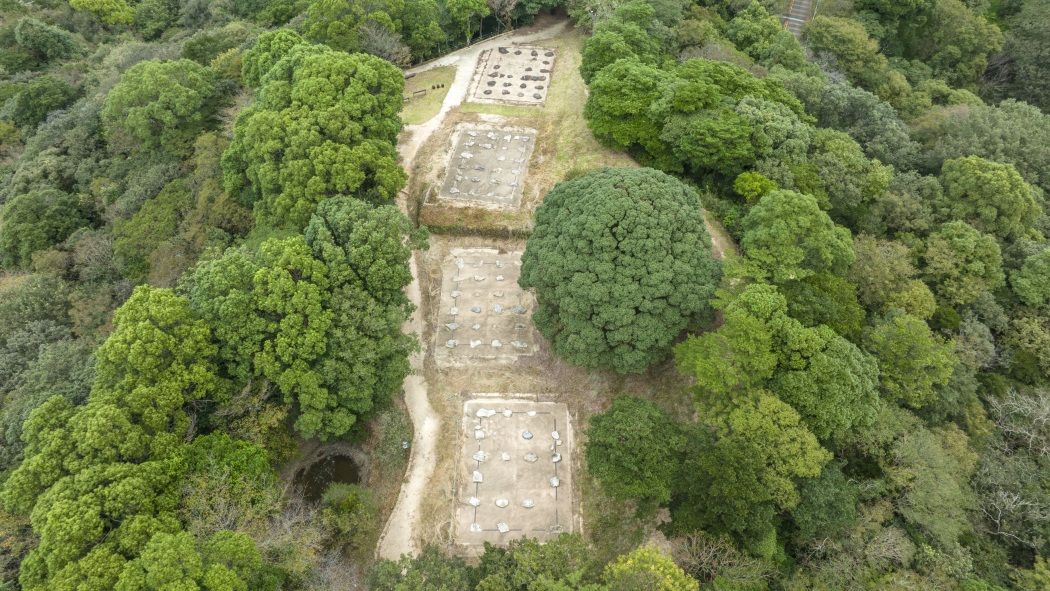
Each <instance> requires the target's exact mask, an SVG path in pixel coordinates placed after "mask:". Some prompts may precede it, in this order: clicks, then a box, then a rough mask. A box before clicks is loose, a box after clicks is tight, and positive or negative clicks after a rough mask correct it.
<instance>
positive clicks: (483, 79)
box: [471, 45, 554, 105]
mask: <svg viewBox="0 0 1050 591" xmlns="http://www.w3.org/2000/svg"><path fill="white" fill-rule="evenodd" d="M553 71H554V52H553V51H552V50H550V49H547V48H545V47H535V46H532V45H511V46H506V47H497V48H496V49H489V50H486V51H485V52H484V53H482V55H481V57H480V59H479V60H478V71H477V75H476V76H475V84H474V90H473V92H472V93H471V100H473V101H474V102H480V103H512V104H524V105H542V104H543V103H545V102H546V101H547V92H548V90H549V89H550V82H551V73H552V72H553Z"/></svg>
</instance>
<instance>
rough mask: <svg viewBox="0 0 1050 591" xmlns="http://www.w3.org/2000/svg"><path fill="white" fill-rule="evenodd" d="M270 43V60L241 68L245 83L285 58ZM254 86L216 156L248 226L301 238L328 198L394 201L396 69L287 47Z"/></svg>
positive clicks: (277, 42) (279, 43)
mask: <svg viewBox="0 0 1050 591" xmlns="http://www.w3.org/2000/svg"><path fill="white" fill-rule="evenodd" d="M272 41H273V44H272V46H271V50H272V51H271V53H261V54H260V55H259V56H257V57H256V58H253V59H254V61H248V60H246V61H245V71H244V72H245V75H244V78H245V81H246V82H248V83H249V84H252V82H251V81H252V80H253V78H254V76H255V74H254V72H255V71H257V70H255V69H252V68H259V70H260V71H261V67H260V66H261V65H263V64H264V63H265V62H267V61H268V60H269V59H273V57H278V56H279V55H282V54H283V52H284V51H285V50H284V49H279V47H286V46H287V45H286V44H284V43H285V41H286V40H284V39H283V38H277V37H274V38H273V39H272ZM287 41H288V44H292V43H293V42H294V39H288V40H287ZM257 49H258V48H257ZM253 51H254V50H253ZM272 52H276V53H275V54H273V53H272ZM267 56H270V57H267ZM260 75H262V74H261V73H260ZM263 82H264V85H263V88H262V91H261V93H260V97H259V99H260V100H259V101H258V102H256V103H255V104H254V105H253V106H252V107H250V108H248V109H245V110H243V111H241V112H240V114H239V115H238V116H237V121H236V123H235V125H234V131H235V133H234V140H233V143H232V144H231V145H230V148H229V149H228V150H227V151H226V152H225V153H224V154H223V156H222V167H223V171H224V173H225V187H226V190H227V191H228V192H229V193H230V194H232V195H236V196H239V197H240V198H241V199H242V201H243V202H244V203H254V204H255V214H256V219H257V220H259V221H261V222H262V223H264V224H268V225H271V226H273V227H285V228H293V229H301V228H303V227H305V226H306V223H307V222H308V221H309V220H310V215H312V214H313V212H314V209H315V208H316V207H317V205H318V204H320V203H321V202H323V201H324V200H325V199H328V198H330V197H335V196H337V195H351V196H354V197H359V198H363V199H368V200H370V201H372V202H375V203H390V202H392V201H393V199H394V196H395V195H397V192H398V191H399V190H400V189H401V187H403V186H404V184H405V172H404V170H402V169H401V167H400V166H399V165H398V163H397V151H396V150H395V148H394V143H395V142H396V141H397V133H398V131H400V129H401V122H400V120H399V119H398V116H397V114H398V112H399V111H400V110H401V103H402V100H401V92H402V89H403V88H404V77H403V75H402V73H401V71H400V70H398V69H397V68H396V67H394V66H393V65H391V64H390V63H389V62H386V61H383V60H381V59H379V58H376V57H373V56H370V55H365V54H346V53H343V52H337V51H335V50H332V49H329V48H327V47H326V46H323V45H293V46H292V48H291V50H290V52H289V53H288V54H287V55H286V56H285V57H283V58H282V59H280V60H279V61H278V62H277V63H276V65H275V66H274V67H273V68H271V69H270V70H269V72H268V73H267V74H266V75H265V76H264V78H263ZM293 97H294V100H293ZM318 130H320V132H318Z"/></svg>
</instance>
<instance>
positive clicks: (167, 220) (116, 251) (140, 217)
mask: <svg viewBox="0 0 1050 591" xmlns="http://www.w3.org/2000/svg"><path fill="white" fill-rule="evenodd" d="M192 199H193V196H192V195H191V194H190V191H189V189H188V188H187V187H186V184H185V183H184V182H183V181H182V180H176V181H172V182H171V183H168V184H167V185H165V187H164V188H163V189H162V190H161V192H160V193H158V194H157V196H156V197H154V198H153V199H150V200H149V201H147V202H146V203H145V204H143V206H142V209H140V210H139V211H138V213H136V214H135V215H134V216H132V217H131V218H130V219H125V220H117V221H116V222H115V223H114V224H113V226H114V227H113V237H114V241H113V256H114V259H115V262H116V264H117V267H118V268H119V269H120V273H121V275H123V276H124V277H127V278H128V279H131V280H132V281H134V282H135V283H144V282H145V281H146V278H147V276H148V275H149V271H150V262H149V261H150V255H151V254H152V253H153V251H155V250H156V249H157V248H158V247H159V246H160V245H161V244H162V243H163V242H164V241H166V240H169V239H171V238H172V237H173V236H175V233H176V232H177V231H178V229H179V223H180V222H181V221H182V219H183V218H184V217H185V216H186V214H187V213H188V211H189V210H190V209H191V208H192V206H193V201H192Z"/></svg>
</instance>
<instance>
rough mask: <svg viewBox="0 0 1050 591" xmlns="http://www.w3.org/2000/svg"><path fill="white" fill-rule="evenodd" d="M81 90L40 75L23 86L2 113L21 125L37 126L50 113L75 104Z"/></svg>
mask: <svg viewBox="0 0 1050 591" xmlns="http://www.w3.org/2000/svg"><path fill="white" fill-rule="evenodd" d="M79 94H80V92H79V91H78V90H77V89H76V88H73V87H72V86H70V85H69V84H67V83H66V82H63V81H62V80H58V79H57V78H53V77H51V76H40V77H39V78H34V79H32V80H30V81H29V82H27V83H26V84H25V85H24V86H22V88H21V90H19V92H18V94H16V95H15V96H14V98H13V99H11V100H10V101H9V102H8V103H7V104H6V105H4V109H3V111H2V112H0V114H2V115H3V116H4V118H9V119H10V120H11V121H12V122H13V123H14V124H15V125H18V126H20V127H30V128H31V127H36V126H37V125H39V124H40V123H42V122H43V121H44V120H45V119H47V115H48V113H51V112H52V111H55V110H57V109H64V108H66V107H68V106H69V105H71V104H73V101H75V100H76V99H77V97H78V96H79Z"/></svg>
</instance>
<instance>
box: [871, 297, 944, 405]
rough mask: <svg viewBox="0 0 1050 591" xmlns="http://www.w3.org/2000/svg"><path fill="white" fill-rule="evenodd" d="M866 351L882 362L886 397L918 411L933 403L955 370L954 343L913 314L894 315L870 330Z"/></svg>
mask: <svg viewBox="0 0 1050 591" xmlns="http://www.w3.org/2000/svg"><path fill="white" fill-rule="evenodd" d="M898 312H899V311H898ZM864 348H865V349H867V350H868V352H870V353H871V354H872V355H874V356H875V358H876V359H877V360H878V362H879V370H880V371H881V384H882V391H883V392H884V393H885V395H886V398H887V399H888V400H890V401H894V402H903V403H905V404H907V405H909V406H912V407H914V408H919V407H921V406H924V405H926V404H929V403H930V402H931V401H932V400H933V399H934V397H936V395H937V391H936V387H937V386H943V385H944V384H946V383H948V380H949V379H950V378H951V377H952V372H953V371H954V370H955V363H956V357H955V354H954V353H953V348H952V344H951V343H949V342H945V341H944V339H942V338H940V337H938V336H937V335H935V334H933V332H932V331H930V327H929V325H927V324H926V323H925V322H924V321H922V320H920V319H918V318H916V317H914V316H911V315H909V314H903V313H891V314H890V315H889V316H888V317H887V318H885V319H883V320H882V321H881V322H879V323H878V324H876V325H875V326H874V327H872V328H870V329H869V330H867V331H866V332H865V334H864Z"/></svg>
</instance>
